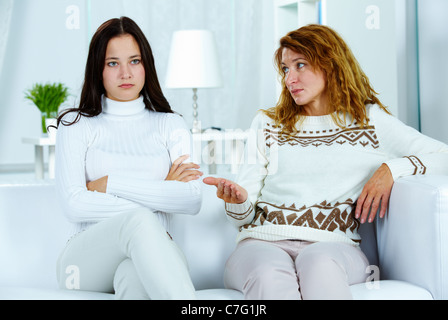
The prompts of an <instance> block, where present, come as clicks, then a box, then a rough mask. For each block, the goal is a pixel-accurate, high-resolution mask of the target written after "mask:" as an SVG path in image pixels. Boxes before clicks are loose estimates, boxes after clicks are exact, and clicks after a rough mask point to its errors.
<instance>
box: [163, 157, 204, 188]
mask: <svg viewBox="0 0 448 320" xmlns="http://www.w3.org/2000/svg"><path fill="white" fill-rule="evenodd" d="M188 158H189V155H188V154H186V155H183V156H180V157H179V158H177V159H176V160H175V161H174V162H173V165H172V166H171V168H170V171H169V172H168V175H167V176H166V178H165V180H176V181H181V182H188V181H192V180H197V179H199V178H200V177H201V176H202V174H203V173H202V172H201V171H199V170H197V169H199V165H197V164H196V163H193V162H189V163H183V162H184V161H185V160H187V159H188Z"/></svg>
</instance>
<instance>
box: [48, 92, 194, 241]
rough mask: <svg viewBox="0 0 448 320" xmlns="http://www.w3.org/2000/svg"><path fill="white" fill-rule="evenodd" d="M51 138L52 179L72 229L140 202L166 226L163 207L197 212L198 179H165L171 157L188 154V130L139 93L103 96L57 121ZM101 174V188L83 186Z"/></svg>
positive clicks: (189, 149)
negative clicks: (95, 107) (92, 106)
mask: <svg viewBox="0 0 448 320" xmlns="http://www.w3.org/2000/svg"><path fill="white" fill-rule="evenodd" d="M75 116H76V113H74V112H73V113H70V114H68V115H66V116H65V117H64V120H65V121H69V122H71V121H72V120H73V119H74V118H75ZM56 141H57V144H56V185H57V189H58V193H59V197H60V199H61V202H62V204H63V208H64V213H65V215H66V216H67V217H68V219H69V221H71V222H73V223H74V226H75V230H74V233H76V232H79V231H81V230H83V229H87V228H88V227H89V226H91V225H92V224H94V223H97V222H99V221H101V220H104V219H107V218H109V217H112V216H114V215H116V214H119V213H125V212H131V211H133V210H135V209H136V208H140V207H147V208H149V209H151V210H152V211H154V212H155V213H157V214H158V216H159V218H160V220H161V222H162V224H163V225H164V226H165V228H166V229H167V231H169V219H168V218H169V215H167V214H166V213H173V214H196V213H197V212H199V209H200V206H201V189H200V185H199V181H198V180H196V181H191V182H187V183H185V182H179V181H165V178H166V176H167V174H168V171H169V169H170V168H171V164H172V163H173V162H174V160H176V159H177V158H179V157H180V156H181V155H184V154H190V155H192V152H193V150H192V145H193V144H192V139H191V134H190V131H189V130H188V128H187V126H186V124H185V121H184V120H183V119H182V118H181V117H180V116H178V115H176V114H172V113H161V112H154V111H150V110H148V109H145V104H144V102H143V98H142V97H140V98H139V99H137V100H134V101H131V102H117V101H113V100H110V99H107V98H103V112H102V113H101V114H100V115H98V116H96V117H81V119H80V120H79V121H78V122H77V123H75V124H73V125H71V126H64V125H62V124H60V125H59V128H58V130H57V140H56ZM185 162H190V160H186V161H185ZM104 176H108V181H107V190H106V193H100V192H91V191H88V190H87V187H86V183H87V182H88V181H93V180H96V179H99V178H101V177H104Z"/></svg>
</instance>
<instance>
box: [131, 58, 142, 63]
mask: <svg viewBox="0 0 448 320" xmlns="http://www.w3.org/2000/svg"><path fill="white" fill-rule="evenodd" d="M140 62H141V61H140V59H134V60H132V61H131V64H139V63H140Z"/></svg>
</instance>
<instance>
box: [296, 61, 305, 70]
mask: <svg viewBox="0 0 448 320" xmlns="http://www.w3.org/2000/svg"><path fill="white" fill-rule="evenodd" d="M304 66H305V64H304V63H302V62H299V63H298V64H297V69H302V68H303V67H304Z"/></svg>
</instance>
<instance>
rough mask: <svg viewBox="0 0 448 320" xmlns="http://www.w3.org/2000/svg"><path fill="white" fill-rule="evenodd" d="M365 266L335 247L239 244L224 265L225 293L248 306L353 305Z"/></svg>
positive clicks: (358, 254) (350, 249)
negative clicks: (286, 303) (231, 293)
mask: <svg viewBox="0 0 448 320" xmlns="http://www.w3.org/2000/svg"><path fill="white" fill-rule="evenodd" d="M368 265H369V263H368V260H367V258H366V256H365V255H364V253H363V252H362V251H361V250H360V249H359V248H357V247H354V246H351V245H349V244H344V243H335V242H308V241H296V240H292V241H291V240H283V241H263V240H255V239H246V240H243V241H241V242H240V243H239V244H238V246H237V248H236V249H235V251H234V252H233V253H232V255H231V256H230V258H229V259H228V261H227V263H226V268H225V273H224V283H225V285H226V287H227V288H231V289H236V290H239V291H242V292H243V293H244V297H245V299H249V300H264V299H267V300H300V299H309V300H321V299H331V300H333V299H334V300H336V299H352V295H351V292H350V287H349V286H350V285H351V284H355V283H361V282H363V281H365V279H366V278H367V276H368V274H367V273H366V268H367V267H368Z"/></svg>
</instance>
